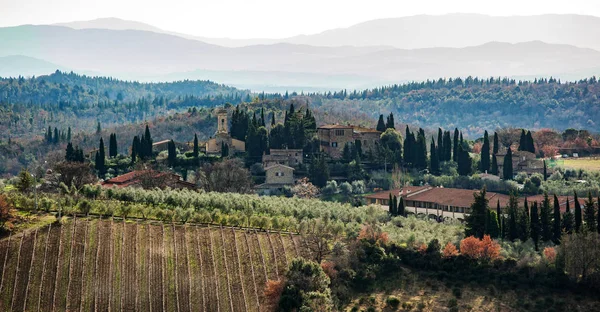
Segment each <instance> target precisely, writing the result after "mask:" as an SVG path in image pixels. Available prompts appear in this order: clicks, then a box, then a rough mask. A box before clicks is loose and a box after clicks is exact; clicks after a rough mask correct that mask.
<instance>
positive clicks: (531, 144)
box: [527, 131, 535, 154]
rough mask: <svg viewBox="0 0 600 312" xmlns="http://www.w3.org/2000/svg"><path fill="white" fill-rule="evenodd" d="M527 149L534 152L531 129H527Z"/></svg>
mask: <svg viewBox="0 0 600 312" xmlns="http://www.w3.org/2000/svg"><path fill="white" fill-rule="evenodd" d="M527 151H528V152H531V153H534V154H535V144H534V143H533V136H532V135H531V131H527Z"/></svg>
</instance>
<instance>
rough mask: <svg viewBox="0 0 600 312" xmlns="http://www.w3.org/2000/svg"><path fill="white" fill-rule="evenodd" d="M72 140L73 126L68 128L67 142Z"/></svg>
mask: <svg viewBox="0 0 600 312" xmlns="http://www.w3.org/2000/svg"><path fill="white" fill-rule="evenodd" d="M68 142H71V127H69V129H67V143H68Z"/></svg>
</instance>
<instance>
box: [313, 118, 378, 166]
mask: <svg viewBox="0 0 600 312" xmlns="http://www.w3.org/2000/svg"><path fill="white" fill-rule="evenodd" d="M317 136H318V137H319V143H320V146H321V151H323V152H325V153H327V154H328V155H329V156H331V157H332V158H340V157H342V151H343V150H344V145H346V144H347V143H355V142H356V141H360V142H361V147H362V150H363V152H367V151H369V150H370V151H374V150H375V147H376V144H377V143H379V137H380V136H381V132H380V131H377V130H375V129H370V128H363V127H357V126H352V125H347V126H342V125H325V126H321V127H319V128H317Z"/></svg>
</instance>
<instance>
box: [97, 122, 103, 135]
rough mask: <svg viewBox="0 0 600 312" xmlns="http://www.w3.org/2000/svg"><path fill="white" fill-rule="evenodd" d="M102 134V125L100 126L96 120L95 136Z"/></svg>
mask: <svg viewBox="0 0 600 312" xmlns="http://www.w3.org/2000/svg"><path fill="white" fill-rule="evenodd" d="M100 132H102V125H100V121H99V120H98V124H97V125H96V134H100Z"/></svg>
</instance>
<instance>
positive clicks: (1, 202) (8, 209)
mask: <svg viewBox="0 0 600 312" xmlns="http://www.w3.org/2000/svg"><path fill="white" fill-rule="evenodd" d="M12 210H13V206H12V205H11V204H10V202H9V201H8V198H6V196H5V195H0V229H1V230H11V229H12V223H11V221H12V219H13V215H12Z"/></svg>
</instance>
